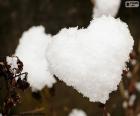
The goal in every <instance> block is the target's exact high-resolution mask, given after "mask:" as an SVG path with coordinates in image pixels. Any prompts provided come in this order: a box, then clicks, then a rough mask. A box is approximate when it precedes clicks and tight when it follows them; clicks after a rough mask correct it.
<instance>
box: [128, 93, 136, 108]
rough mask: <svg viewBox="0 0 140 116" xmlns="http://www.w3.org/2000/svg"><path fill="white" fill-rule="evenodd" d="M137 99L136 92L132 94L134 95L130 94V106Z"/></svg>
mask: <svg viewBox="0 0 140 116" xmlns="http://www.w3.org/2000/svg"><path fill="white" fill-rule="evenodd" d="M135 100H136V95H135V94H132V95H131V96H130V98H129V101H128V104H129V106H133V105H134V102H135Z"/></svg>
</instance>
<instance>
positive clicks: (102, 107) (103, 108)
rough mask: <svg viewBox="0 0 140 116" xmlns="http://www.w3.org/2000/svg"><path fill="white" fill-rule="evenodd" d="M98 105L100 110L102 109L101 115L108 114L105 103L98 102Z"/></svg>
mask: <svg viewBox="0 0 140 116" xmlns="http://www.w3.org/2000/svg"><path fill="white" fill-rule="evenodd" d="M99 107H100V108H101V110H102V112H103V116H108V115H107V114H108V112H107V109H106V106H105V104H102V103H100V104H99Z"/></svg>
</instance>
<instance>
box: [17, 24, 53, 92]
mask: <svg viewBox="0 0 140 116" xmlns="http://www.w3.org/2000/svg"><path fill="white" fill-rule="evenodd" d="M50 38H51V36H50V35H47V34H45V29H44V27H43V26H37V27H32V28H30V29H29V30H27V31H26V32H24V33H23V35H22V37H21V38H20V42H19V45H18V47H17V49H16V52H15V55H16V56H18V57H19V58H20V59H21V61H22V62H23V64H24V67H23V71H24V72H28V82H29V83H30V85H31V87H32V90H33V91H36V90H41V89H42V88H43V87H45V86H46V85H47V86H48V87H49V88H51V87H52V86H53V84H54V83H55V82H56V80H55V78H54V77H53V75H51V74H50V72H49V70H48V62H47V60H46V58H45V52H46V48H47V46H48V44H49V43H50V41H51V39H50Z"/></svg>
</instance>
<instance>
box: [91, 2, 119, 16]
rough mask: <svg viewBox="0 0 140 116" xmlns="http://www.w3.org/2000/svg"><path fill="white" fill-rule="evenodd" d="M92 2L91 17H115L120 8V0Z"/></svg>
mask: <svg viewBox="0 0 140 116" xmlns="http://www.w3.org/2000/svg"><path fill="white" fill-rule="evenodd" d="M92 1H93V2H94V8H93V17H100V16H102V15H111V16H113V17H115V16H116V15H117V13H118V10H119V8H120V4H121V0H92Z"/></svg>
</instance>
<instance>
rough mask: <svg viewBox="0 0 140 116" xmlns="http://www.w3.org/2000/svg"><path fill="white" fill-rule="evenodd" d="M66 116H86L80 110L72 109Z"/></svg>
mask: <svg viewBox="0 0 140 116" xmlns="http://www.w3.org/2000/svg"><path fill="white" fill-rule="evenodd" d="M68 116H87V114H86V113H85V112H84V111H83V110H80V109H73V110H72V111H71V112H70V114H69V115H68Z"/></svg>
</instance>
